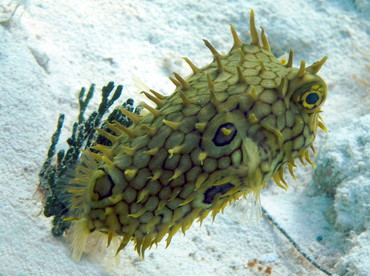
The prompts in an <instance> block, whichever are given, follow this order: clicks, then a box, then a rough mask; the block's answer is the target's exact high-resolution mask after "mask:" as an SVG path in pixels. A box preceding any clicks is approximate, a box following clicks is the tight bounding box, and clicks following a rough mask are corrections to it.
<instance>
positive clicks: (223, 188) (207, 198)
mask: <svg viewBox="0 0 370 276" xmlns="http://www.w3.org/2000/svg"><path fill="white" fill-rule="evenodd" d="M231 188H234V185H233V184H231V183H226V184H222V185H218V186H213V187H211V188H209V189H208V190H207V191H206V192H205V193H204V200H203V203H206V204H211V203H212V201H213V198H214V197H215V195H216V194H219V193H220V194H222V195H224V194H226V193H227V192H228V191H229V190H230V189H231Z"/></svg>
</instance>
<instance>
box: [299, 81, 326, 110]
mask: <svg viewBox="0 0 370 276" xmlns="http://www.w3.org/2000/svg"><path fill="white" fill-rule="evenodd" d="M297 94H298V95H297V98H296V102H297V103H298V104H299V105H300V107H301V108H302V109H303V110H304V111H306V112H308V113H312V112H314V111H316V110H317V109H318V108H320V107H321V105H322V104H323V103H324V100H325V88H324V87H322V86H320V85H311V86H309V87H305V88H304V89H303V90H302V93H297Z"/></svg>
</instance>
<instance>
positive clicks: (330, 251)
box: [0, 0, 370, 276]
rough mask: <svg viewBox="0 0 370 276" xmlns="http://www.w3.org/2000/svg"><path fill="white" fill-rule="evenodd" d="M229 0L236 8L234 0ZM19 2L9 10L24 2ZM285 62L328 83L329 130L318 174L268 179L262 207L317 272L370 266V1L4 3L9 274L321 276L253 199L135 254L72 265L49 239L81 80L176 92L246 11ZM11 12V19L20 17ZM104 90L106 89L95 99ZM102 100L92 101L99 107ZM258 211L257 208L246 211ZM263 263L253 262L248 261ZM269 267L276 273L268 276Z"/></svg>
mask: <svg viewBox="0 0 370 276" xmlns="http://www.w3.org/2000/svg"><path fill="white" fill-rule="evenodd" d="M226 2H227V3H226ZM17 6H18V8H17V9H16V11H15V12H14V13H13V16H11V15H12V11H14V10H15V7H17ZM250 8H253V9H254V11H255V14H256V21H257V24H258V26H259V25H261V26H264V27H265V30H266V33H267V35H268V37H269V41H270V45H271V48H272V50H273V52H274V54H275V55H276V56H282V55H286V54H287V52H288V51H289V48H293V49H294V50H295V62H294V65H295V67H297V66H298V65H299V62H300V60H301V59H305V60H306V62H307V64H311V63H313V62H314V61H316V60H319V59H321V58H322V57H323V56H325V55H328V56H329V60H328V61H327V63H326V64H325V65H324V67H323V69H322V70H321V71H320V75H321V76H322V77H323V78H324V79H325V80H326V82H327V84H328V87H329V97H328V100H327V102H326V104H325V106H324V113H323V117H324V119H325V122H326V125H327V127H328V129H329V133H328V134H324V133H322V132H320V133H319V134H318V137H317V140H316V142H315V147H316V148H317V149H318V157H317V158H315V159H314V162H315V163H316V164H317V168H316V169H311V168H304V167H303V166H300V168H298V169H296V170H295V173H296V175H297V177H298V180H297V181H294V180H292V179H291V178H288V180H289V183H290V187H289V190H288V191H287V192H286V191H284V190H282V189H280V188H278V187H276V185H271V184H270V185H268V187H267V189H266V190H265V191H263V193H262V205H263V206H264V207H265V208H266V210H267V211H268V212H269V213H270V214H271V216H272V217H274V218H275V219H276V220H277V221H278V222H279V223H280V225H281V226H282V227H283V228H284V229H285V230H286V231H287V232H288V233H289V234H290V235H291V237H292V238H293V239H294V240H295V241H296V242H297V243H298V244H299V246H300V247H301V248H302V250H303V251H304V252H306V253H307V254H308V255H309V256H311V257H312V258H313V259H315V260H316V262H317V263H319V264H320V265H321V266H323V267H324V268H326V269H327V270H329V271H331V272H333V273H335V274H338V275H369V274H368V273H369V271H370V231H369V225H370V223H369V218H370V172H369V170H368V168H369V167H370V161H369V160H370V54H369V52H370V51H369V49H370V1H366V0H363V1H360V0H358V1H349V0H342V1H334V0H331V1H323V0H312V1H304V0H294V1H293V0H288V1H276V0H263V1H260V0H251V1H243V0H234V1H220V0H215V1H195V0H184V1H165V0H158V1H150V0H141V1H138V0H127V1H125V0H122V1H113V0H110V1H91V0H90V1H88V0H84V1H72V0H65V1H60V0H50V1H41V0H32V1H21V0H19V1H10V0H5V1H4V0H2V1H0V96H1V97H0V138H1V139H0V140H1V146H0V160H1V161H0V188H1V193H0V220H1V231H0V275H17V276H21V275H22V276H25V275H268V271H269V269H271V274H272V275H325V274H324V273H323V272H321V271H320V270H318V269H317V268H316V267H314V266H312V265H311V264H310V263H309V262H308V261H307V260H305V259H304V258H303V257H302V256H301V255H300V254H299V253H298V252H297V251H296V250H295V249H294V248H293V246H292V245H291V244H290V243H289V242H288V241H287V240H286V239H285V237H284V236H282V235H281V234H280V233H279V232H278V231H277V230H276V228H274V227H273V226H272V225H271V224H270V223H269V222H268V221H267V220H266V219H262V220H261V222H259V223H253V224H251V223H250V222H249V220H248V218H247V217H248V215H247V214H246V212H245V210H244V208H243V206H242V205H243V204H242V203H241V204H239V205H236V206H232V207H229V208H228V209H227V210H226V212H225V214H220V215H218V216H217V218H216V220H215V221H214V222H213V223H212V221H211V219H210V218H208V219H206V220H205V221H204V222H203V226H202V227H199V225H198V224H196V223H195V224H194V225H193V226H192V227H191V229H190V230H188V231H187V233H186V236H183V235H182V234H177V235H176V236H175V237H174V238H173V240H172V243H171V245H170V247H169V248H167V249H165V243H161V244H159V246H158V247H157V248H152V249H151V250H149V251H148V252H147V253H146V258H145V260H142V259H141V258H139V257H138V256H137V254H136V252H135V251H134V250H133V246H132V244H131V245H130V244H129V245H128V246H127V247H126V248H125V250H123V251H122V252H121V253H120V258H119V263H117V261H116V259H114V258H113V257H112V256H113V253H112V252H110V251H107V253H105V252H106V251H102V252H95V253H93V254H89V255H86V256H85V257H84V258H83V259H82V260H81V261H80V262H79V263H76V262H74V261H72V259H71V252H70V250H69V249H68V245H67V243H66V242H65V241H64V240H63V239H56V238H54V237H53V236H52V235H51V233H50V228H51V219H50V218H45V217H44V216H43V215H42V203H41V200H42V198H41V195H40V194H38V193H37V192H36V190H37V185H38V172H39V170H40V167H41V165H42V163H43V161H44V160H45V157H46V154H47V150H48V147H49V143H50V137H51V135H52V133H53V132H54V130H55V126H56V121H57V118H58V115H59V113H64V114H66V123H65V127H64V129H63V136H62V139H61V143H60V147H61V148H62V147H65V144H63V141H64V140H65V138H66V137H68V135H69V134H70V131H71V127H70V126H71V125H72V122H73V121H74V119H75V118H76V115H77V113H78V106H77V95H78V92H79V90H80V88H81V87H82V86H85V87H89V86H90V84H91V83H95V84H96V85H97V87H102V86H104V85H106V84H107V83H108V82H109V81H112V80H113V81H115V83H116V84H123V85H124V95H123V99H126V98H128V97H133V98H134V99H135V100H136V102H139V101H140V95H139V94H138V89H137V87H135V84H134V82H133V81H132V76H136V77H138V78H139V79H140V80H142V81H143V82H144V83H145V84H146V85H148V86H149V87H151V88H153V89H155V90H157V91H161V92H163V93H165V94H169V93H171V92H172V91H173V89H174V87H173V84H172V83H171V82H170V81H169V80H168V78H167V76H169V75H171V73H172V72H174V71H176V72H178V73H180V74H182V75H187V74H189V73H190V69H189V68H188V66H187V65H186V64H185V62H184V61H183V60H182V59H181V57H183V56H187V57H189V58H190V59H191V60H193V61H194V62H195V63H196V64H197V65H199V66H203V65H206V64H207V63H209V62H210V61H211V60H212V57H211V55H210V53H209V51H208V49H207V48H206V47H204V45H203V42H202V40H201V39H202V38H206V39H208V40H209V41H211V42H212V43H213V45H214V46H215V47H216V48H217V49H218V50H219V51H220V52H221V53H226V52H227V51H228V50H229V48H230V47H231V45H232V42H231V41H232V40H231V34H230V32H229V26H228V23H232V24H233V25H235V27H236V29H237V30H238V32H239V34H240V36H241V37H242V38H244V40H245V41H249V38H248V20H249V9H250ZM10 16H11V17H10ZM97 96H98V95H97ZM98 101H99V96H98V97H96V99H95V100H94V102H93V103H92V105H93V106H94V104H95V106H96V104H97V103H98ZM247 213H248V212H247ZM253 260H256V265H255V266H253V267H251V266H248V263H250V262H253ZM266 269H267V270H266Z"/></svg>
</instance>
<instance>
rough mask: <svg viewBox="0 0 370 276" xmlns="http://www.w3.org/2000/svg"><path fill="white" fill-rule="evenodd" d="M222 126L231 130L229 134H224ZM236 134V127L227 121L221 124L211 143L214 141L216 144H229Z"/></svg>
mask: <svg viewBox="0 0 370 276" xmlns="http://www.w3.org/2000/svg"><path fill="white" fill-rule="evenodd" d="M222 128H226V129H228V130H231V133H230V134H229V135H226V134H224V133H223V132H222ZM235 135H236V128H235V126H234V125H233V124H232V123H227V124H223V125H221V126H220V127H219V128H218V130H217V132H216V134H215V137H213V140H212V141H213V143H215V145H216V146H219V147H220V146H225V145H228V144H230V142H231V141H232V140H233V139H234V137H235Z"/></svg>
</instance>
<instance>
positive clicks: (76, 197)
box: [66, 11, 327, 259]
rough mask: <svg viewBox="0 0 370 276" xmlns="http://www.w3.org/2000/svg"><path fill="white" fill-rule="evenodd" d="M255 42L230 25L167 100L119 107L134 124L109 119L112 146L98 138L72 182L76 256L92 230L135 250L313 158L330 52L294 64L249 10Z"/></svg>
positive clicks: (281, 180)
mask: <svg viewBox="0 0 370 276" xmlns="http://www.w3.org/2000/svg"><path fill="white" fill-rule="evenodd" d="M250 16H251V18H250V33H251V42H250V43H248V44H247V43H244V42H242V41H241V40H240V39H239V37H238V35H237V33H236V31H235V29H234V27H233V26H231V33H232V36H233V40H234V43H233V46H232V48H231V50H230V52H229V53H228V54H227V55H221V54H220V53H218V52H217V50H215V49H214V47H213V46H212V45H211V44H210V43H209V42H208V41H205V44H206V46H207V47H208V48H209V49H210V50H211V52H212V54H213V57H214V59H213V61H212V62H211V63H210V64H209V65H207V66H205V67H203V68H198V67H196V66H195V65H194V64H193V63H192V62H191V61H190V60H189V59H187V58H185V60H186V62H187V63H188V64H189V65H190V67H191V69H192V71H193V73H192V74H191V75H190V76H189V77H188V78H182V77H181V76H179V75H178V74H176V73H174V77H175V78H170V79H171V80H172V81H173V83H174V84H175V85H176V89H175V91H174V92H173V93H172V94H171V95H170V96H163V95H161V94H159V93H158V92H156V91H153V90H150V92H143V93H144V94H145V95H146V96H147V97H148V98H149V99H150V100H151V101H153V102H154V103H155V104H156V107H151V106H150V105H148V104H146V103H144V104H143V107H144V108H145V109H147V111H148V112H147V113H146V114H142V115H135V114H133V113H130V112H129V111H127V110H125V109H123V108H121V107H119V108H120V109H121V112H122V113H123V114H124V115H126V116H127V117H129V118H130V119H131V120H132V121H133V123H134V125H133V126H132V127H130V128H126V127H124V126H123V125H121V124H119V123H118V122H115V123H108V127H109V129H110V130H111V131H112V132H113V133H114V134H111V133H108V132H105V131H103V130H98V132H99V134H101V135H103V136H105V137H106V138H108V139H109V140H110V141H111V146H105V145H100V144H96V145H95V146H93V147H92V149H94V150H95V151H98V152H99V153H96V152H93V151H91V150H87V151H84V153H83V154H82V157H81V160H80V164H79V165H78V167H77V168H76V171H75V174H74V178H73V179H72V180H71V181H70V183H69V184H68V185H66V186H67V188H66V189H67V191H68V193H69V194H70V198H71V200H70V201H71V203H70V207H71V208H70V209H71V210H72V211H71V216H72V217H74V219H75V221H74V222H73V226H72V231H71V234H70V235H71V236H72V246H73V256H74V257H75V258H76V259H79V258H80V257H81V254H82V252H83V250H84V247H85V243H86V240H87V238H88V236H89V235H90V234H91V233H93V232H100V233H103V235H107V237H108V244H109V243H110V241H111V239H112V238H116V237H118V238H119V240H120V245H119V247H118V249H117V253H118V252H119V251H120V250H122V249H123V248H124V247H125V246H126V245H127V244H128V242H129V241H131V240H132V241H133V242H134V243H135V248H136V250H137V252H138V253H139V255H144V252H145V250H146V249H147V248H148V247H151V246H152V245H153V244H157V243H159V242H160V241H161V240H162V239H163V238H164V237H165V236H166V235H167V245H169V244H170V242H171V238H172V237H173V235H175V234H176V232H177V231H178V230H180V229H181V230H182V231H183V232H184V233H185V231H186V230H187V229H188V228H189V227H190V226H191V225H192V223H193V222H194V220H198V221H202V220H203V219H204V218H205V217H207V215H208V214H210V213H212V215H213V216H215V215H216V214H217V213H218V212H219V211H220V210H223V209H224V208H225V207H226V206H227V205H228V204H229V203H231V202H233V201H235V200H237V199H239V198H240V197H241V196H245V195H248V194H251V193H253V194H254V195H255V197H256V199H257V201H258V196H259V192H260V190H261V189H263V188H264V187H265V186H266V182H267V181H268V180H269V179H271V178H273V179H274V180H275V182H276V183H277V184H278V185H279V186H281V187H283V188H286V186H287V184H286V182H285V180H284V178H283V170H284V168H285V167H288V168H289V171H290V172H291V173H292V174H293V171H292V168H293V167H294V166H295V163H294V160H296V159H297V158H299V159H301V160H302V159H303V158H304V159H306V160H307V161H308V162H309V163H312V162H311V160H310V157H309V154H308V149H309V148H310V147H311V148H312V149H313V147H312V143H313V141H314V139H315V135H316V131H317V127H321V128H323V129H325V126H324V125H323V123H322V122H321V119H320V118H321V117H320V116H319V113H320V112H321V106H322V104H323V103H324V101H325V99H326V97H327V87H326V85H325V82H324V81H323V80H322V79H321V78H320V77H319V76H318V75H317V74H316V73H317V72H318V71H319V69H320V68H321V66H322V64H323V63H324V62H325V60H326V57H325V58H323V59H322V60H321V61H318V62H316V63H314V64H313V65H311V66H309V67H306V66H305V62H304V61H302V62H301V65H300V68H293V67H292V64H293V52H292V51H291V52H290V55H289V60H288V61H287V62H285V63H284V62H281V61H279V60H278V59H277V58H276V57H275V56H274V55H273V53H272V52H271V50H270V46H269V43H268V40H267V37H266V35H265V33H264V30H263V29H262V33H261V38H259V35H258V33H257V30H256V28H255V23H254V13H253V11H251V15H250Z"/></svg>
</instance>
